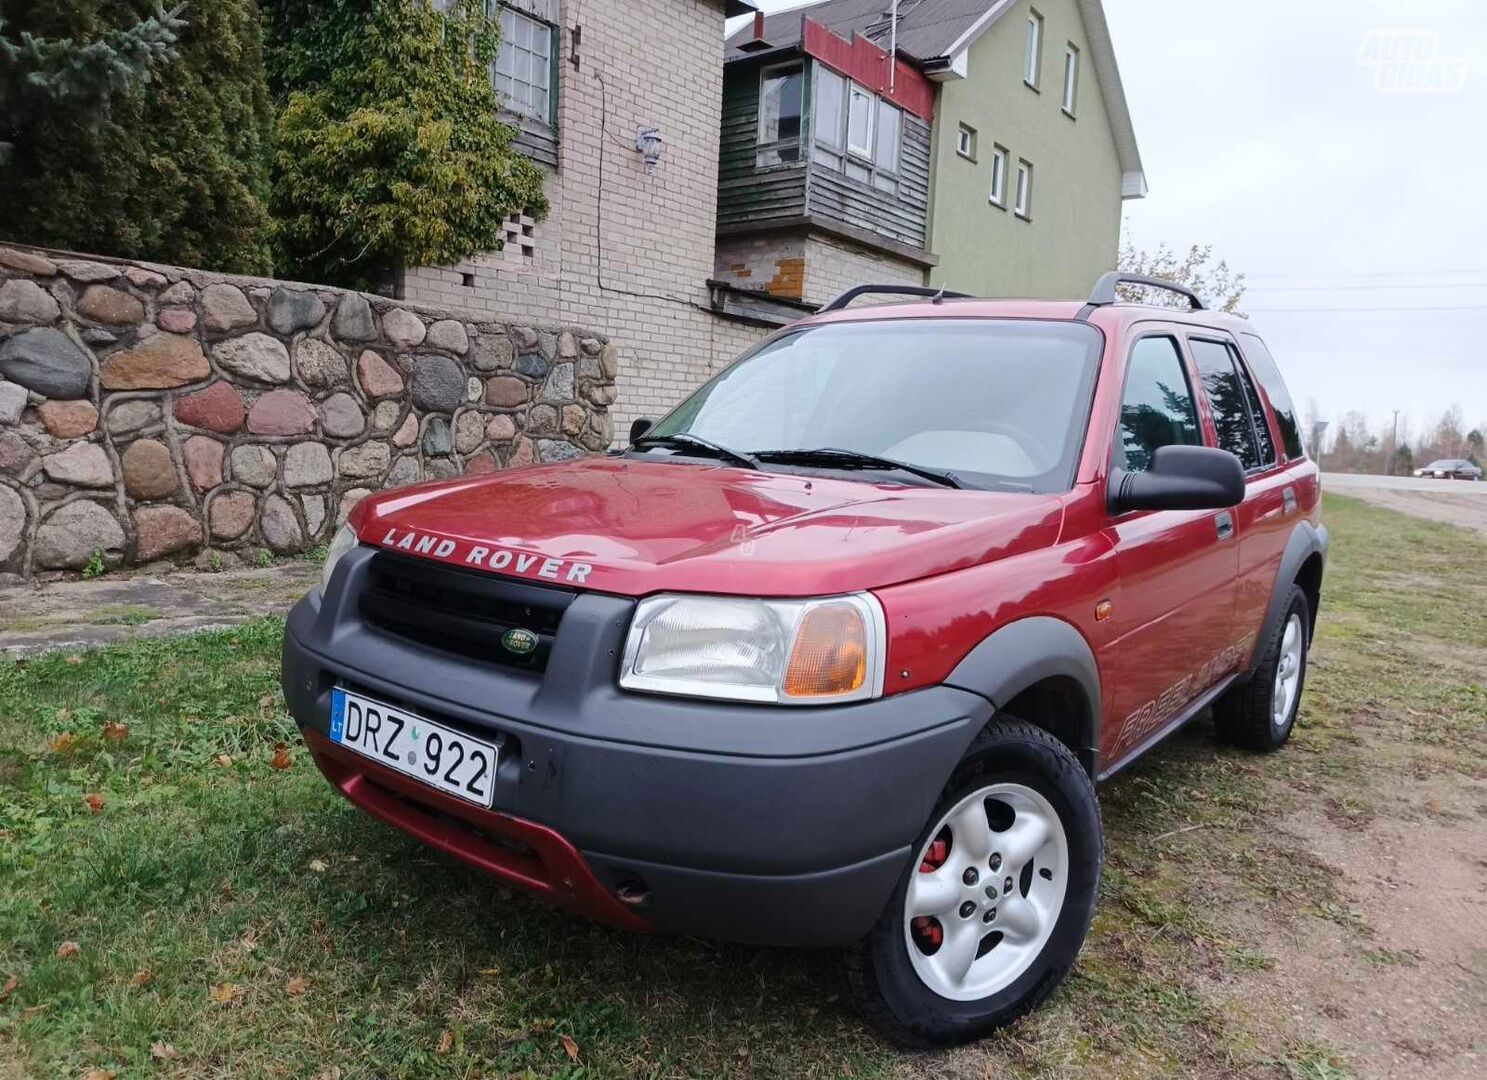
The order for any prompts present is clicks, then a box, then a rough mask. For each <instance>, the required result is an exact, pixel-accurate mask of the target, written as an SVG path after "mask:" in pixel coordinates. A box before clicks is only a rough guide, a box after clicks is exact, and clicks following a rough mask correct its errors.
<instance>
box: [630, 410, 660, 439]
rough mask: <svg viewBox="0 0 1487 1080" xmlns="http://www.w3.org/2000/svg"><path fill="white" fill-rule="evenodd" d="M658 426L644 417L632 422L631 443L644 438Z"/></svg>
mask: <svg viewBox="0 0 1487 1080" xmlns="http://www.w3.org/2000/svg"><path fill="white" fill-rule="evenodd" d="M655 426H656V422H655V421H654V420H652V419H651V418H650V417H648V416H642V417H640V418H639V419H638V420H632V421H631V422H630V441H631V442H632V443H633V442H634V441H635V440H636V439H640V438H644V436H645V433H646V432H647V431H649V430H650V429H651V428H653V427H655Z"/></svg>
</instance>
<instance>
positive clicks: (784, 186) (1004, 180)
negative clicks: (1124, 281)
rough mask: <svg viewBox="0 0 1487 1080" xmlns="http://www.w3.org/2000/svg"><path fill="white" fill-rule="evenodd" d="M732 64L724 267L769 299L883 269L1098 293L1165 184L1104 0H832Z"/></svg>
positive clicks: (751, 35)
mask: <svg viewBox="0 0 1487 1080" xmlns="http://www.w3.org/2000/svg"><path fill="white" fill-rule="evenodd" d="M895 11H896V14H897V19H896V21H895V18H894V17H893V13H894V12H895ZM1086 68H1088V69H1089V70H1087V71H1086V70H1085V69H1086ZM725 70H726V74H725V82H724V98H723V101H724V103H723V125H724V128H723V145H722V164H721V170H720V182H721V199H720V206H721V209H720V213H719V220H718V232H719V242H718V250H717V265H716V268H715V270H716V277H717V279H719V280H720V281H722V282H725V283H727V284H729V285H732V286H735V287H737V288H740V289H751V290H755V292H754V295H753V298H752V303H751V304H747V303H744V302H742V301H740V300H737V299H735V300H734V301H733V306H734V307H736V308H739V309H743V308H748V309H750V310H752V311H753V313H755V314H757V315H760V316H761V317H764V318H770V317H771V316H772V315H773V317H774V319H775V321H788V320H789V319H790V318H792V317H793V312H792V310H791V309H790V308H789V307H788V306H786V307H784V308H782V309H781V310H779V311H778V312H774V313H772V312H771V311H770V307H771V304H772V302H773V301H774V300H779V299H783V300H789V301H805V302H808V303H811V304H819V303H822V302H824V301H826V300H827V299H829V298H831V297H832V296H835V295H837V294H838V293H839V292H840V291H841V290H842V289H844V288H846V287H848V286H850V285H852V284H857V283H861V282H863V281H869V280H870V281H877V282H894V283H900V284H915V285H923V284H930V285H942V286H944V287H946V288H949V289H953V290H957V291H963V292H968V293H972V294H975V295H981V296H1035V297H1038V296H1045V297H1059V296H1082V295H1084V294H1085V293H1086V292H1087V291H1088V290H1089V288H1090V286H1091V285H1092V284H1093V283H1094V281H1095V279H1096V277H1098V275H1099V274H1100V273H1102V272H1104V271H1105V270H1109V269H1111V268H1112V267H1113V266H1114V265H1115V257H1116V248H1117V244H1118V240H1119V232H1120V218H1121V205H1122V200H1123V199H1126V198H1140V197H1142V196H1143V195H1144V194H1145V192H1146V179H1145V174H1144V171H1143V168H1142V165H1141V158H1140V154H1139V152H1138V150H1137V147H1136V139H1135V135H1134V133H1133V131H1132V128H1131V117H1130V114H1129V112H1128V110H1127V107H1126V100H1125V94H1124V91H1123V90H1122V88H1121V82H1120V74H1119V71H1118V70H1117V68H1116V63H1115V53H1114V48H1113V46H1112V44H1111V41H1110V33H1109V29H1108V27H1107V26H1106V23H1105V15H1104V9H1103V7H1102V5H1101V3H1100V0H897V3H894V2H893V0H823V2H819V3H816V4H812V5H809V6H806V7H803V8H801V7H797V8H793V9H791V10H787V11H782V12H779V13H776V14H774V15H770V16H768V17H765V16H763V15H756V16H755V18H754V20H753V23H752V25H750V26H746V27H744V28H742V29H740V30H739V31H738V32H737V33H735V34H734V35H732V36H731V37H730V38H729V40H728V42H727V53H726V69H725Z"/></svg>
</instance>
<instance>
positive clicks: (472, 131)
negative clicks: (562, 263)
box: [264, 0, 547, 288]
mask: <svg viewBox="0 0 1487 1080" xmlns="http://www.w3.org/2000/svg"><path fill="white" fill-rule="evenodd" d="M441 6H443V7H444V8H446V9H447V10H446V11H445V12H440V11H437V10H435V9H434V7H433V5H432V4H429V3H421V2H418V0H413V2H410V0H266V3H265V20H264V26H265V31H266V34H267V43H268V53H269V58H270V60H269V68H268V77H269V84H270V88H271V90H272V93H273V96H274V99H275V101H276V103H277V105H278V108H279V115H278V126H277V147H276V151H275V155H274V185H273V190H274V195H273V204H272V209H273V216H274V239H275V243H276V248H277V250H278V252H279V254H280V258H281V262H282V264H283V265H282V266H281V269H282V270H283V271H284V272H286V273H287V274H289V275H290V276H294V277H298V278H303V279H306V280H311V281H323V282H328V283H332V284H338V285H346V286H354V287H362V288H365V287H368V286H371V285H374V284H377V283H379V282H381V281H382V280H385V279H386V278H387V277H388V276H389V275H390V274H391V273H393V272H394V271H396V270H397V269H398V268H399V267H400V266H403V265H437V264H447V263H453V262H457V261H458V260H460V259H462V258H465V257H466V256H469V255H472V254H474V253H476V252H480V251H489V250H495V249H498V248H500V246H501V243H502V229H501V227H502V223H503V221H504V220H505V218H506V217H507V216H508V215H510V214H511V213H513V212H515V211H518V210H526V211H527V212H529V213H534V214H537V215H541V214H544V213H545V212H546V208H547V201H546V198H545V196H544V195H543V192H542V173H541V171H540V170H539V169H538V168H537V166H535V165H534V164H532V163H531V162H530V161H529V160H528V159H527V158H525V157H523V156H521V155H520V154H519V153H517V152H516V151H515V150H514V149H513V148H512V141H513V139H514V138H515V137H516V129H515V128H513V127H511V126H510V125H508V124H505V123H503V122H501V121H500V119H499V118H498V109H499V101H498V99H497V97H496V94H495V91H494V89H493V88H492V86H491V82H490V65H491V62H492V60H493V59H494V57H495V53H496V50H497V48H498V46H499V36H498V25H497V23H496V21H495V20H494V19H493V18H491V17H489V16H488V15H487V14H486V11H485V4H484V2H483V0H448V2H446V3H444V4H443V5H441Z"/></svg>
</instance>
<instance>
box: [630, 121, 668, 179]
mask: <svg viewBox="0 0 1487 1080" xmlns="http://www.w3.org/2000/svg"><path fill="white" fill-rule="evenodd" d="M635 149H636V151H637V152H639V154H640V155H641V156H642V157H644V158H645V171H646V173H647V174H654V173H655V171H656V166H657V165H659V164H660V163H661V154H662V152H663V151H664V150H665V149H666V140H665V139H663V138H661V130H660V129H659V128H641V129H640V131H639V132H638V133H637V134H636V136H635Z"/></svg>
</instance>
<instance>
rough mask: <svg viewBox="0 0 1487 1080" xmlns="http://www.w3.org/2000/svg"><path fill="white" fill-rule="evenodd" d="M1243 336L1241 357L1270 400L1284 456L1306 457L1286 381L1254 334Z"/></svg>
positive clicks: (1272, 358) (1262, 343) (1294, 407)
mask: <svg viewBox="0 0 1487 1080" xmlns="http://www.w3.org/2000/svg"><path fill="white" fill-rule="evenodd" d="M1243 338H1244V358H1245V359H1246V360H1248V361H1249V367H1250V370H1251V371H1253V372H1254V373H1255V378H1257V379H1259V380H1260V385H1261V386H1263V387H1264V388H1265V396H1266V397H1268V398H1269V399H1270V410H1271V411H1272V412H1273V413H1275V424H1276V426H1277V427H1278V428H1280V441H1281V445H1282V446H1283V447H1285V451H1286V457H1288V458H1292V459H1295V458H1301V457H1305V456H1306V450H1305V448H1304V447H1303V446H1302V445H1301V425H1300V424H1299V423H1298V422H1297V420H1296V406H1295V404H1294V403H1293V402H1292V401H1291V391H1290V390H1288V389H1286V380H1285V379H1283V378H1281V374H1280V367H1279V366H1278V365H1277V364H1276V362H1275V357H1273V356H1271V355H1270V350H1269V349H1267V348H1266V347H1265V343H1264V342H1263V341H1261V340H1260V339H1259V338H1258V337H1257V336H1256V335H1254V334H1244V335H1243Z"/></svg>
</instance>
